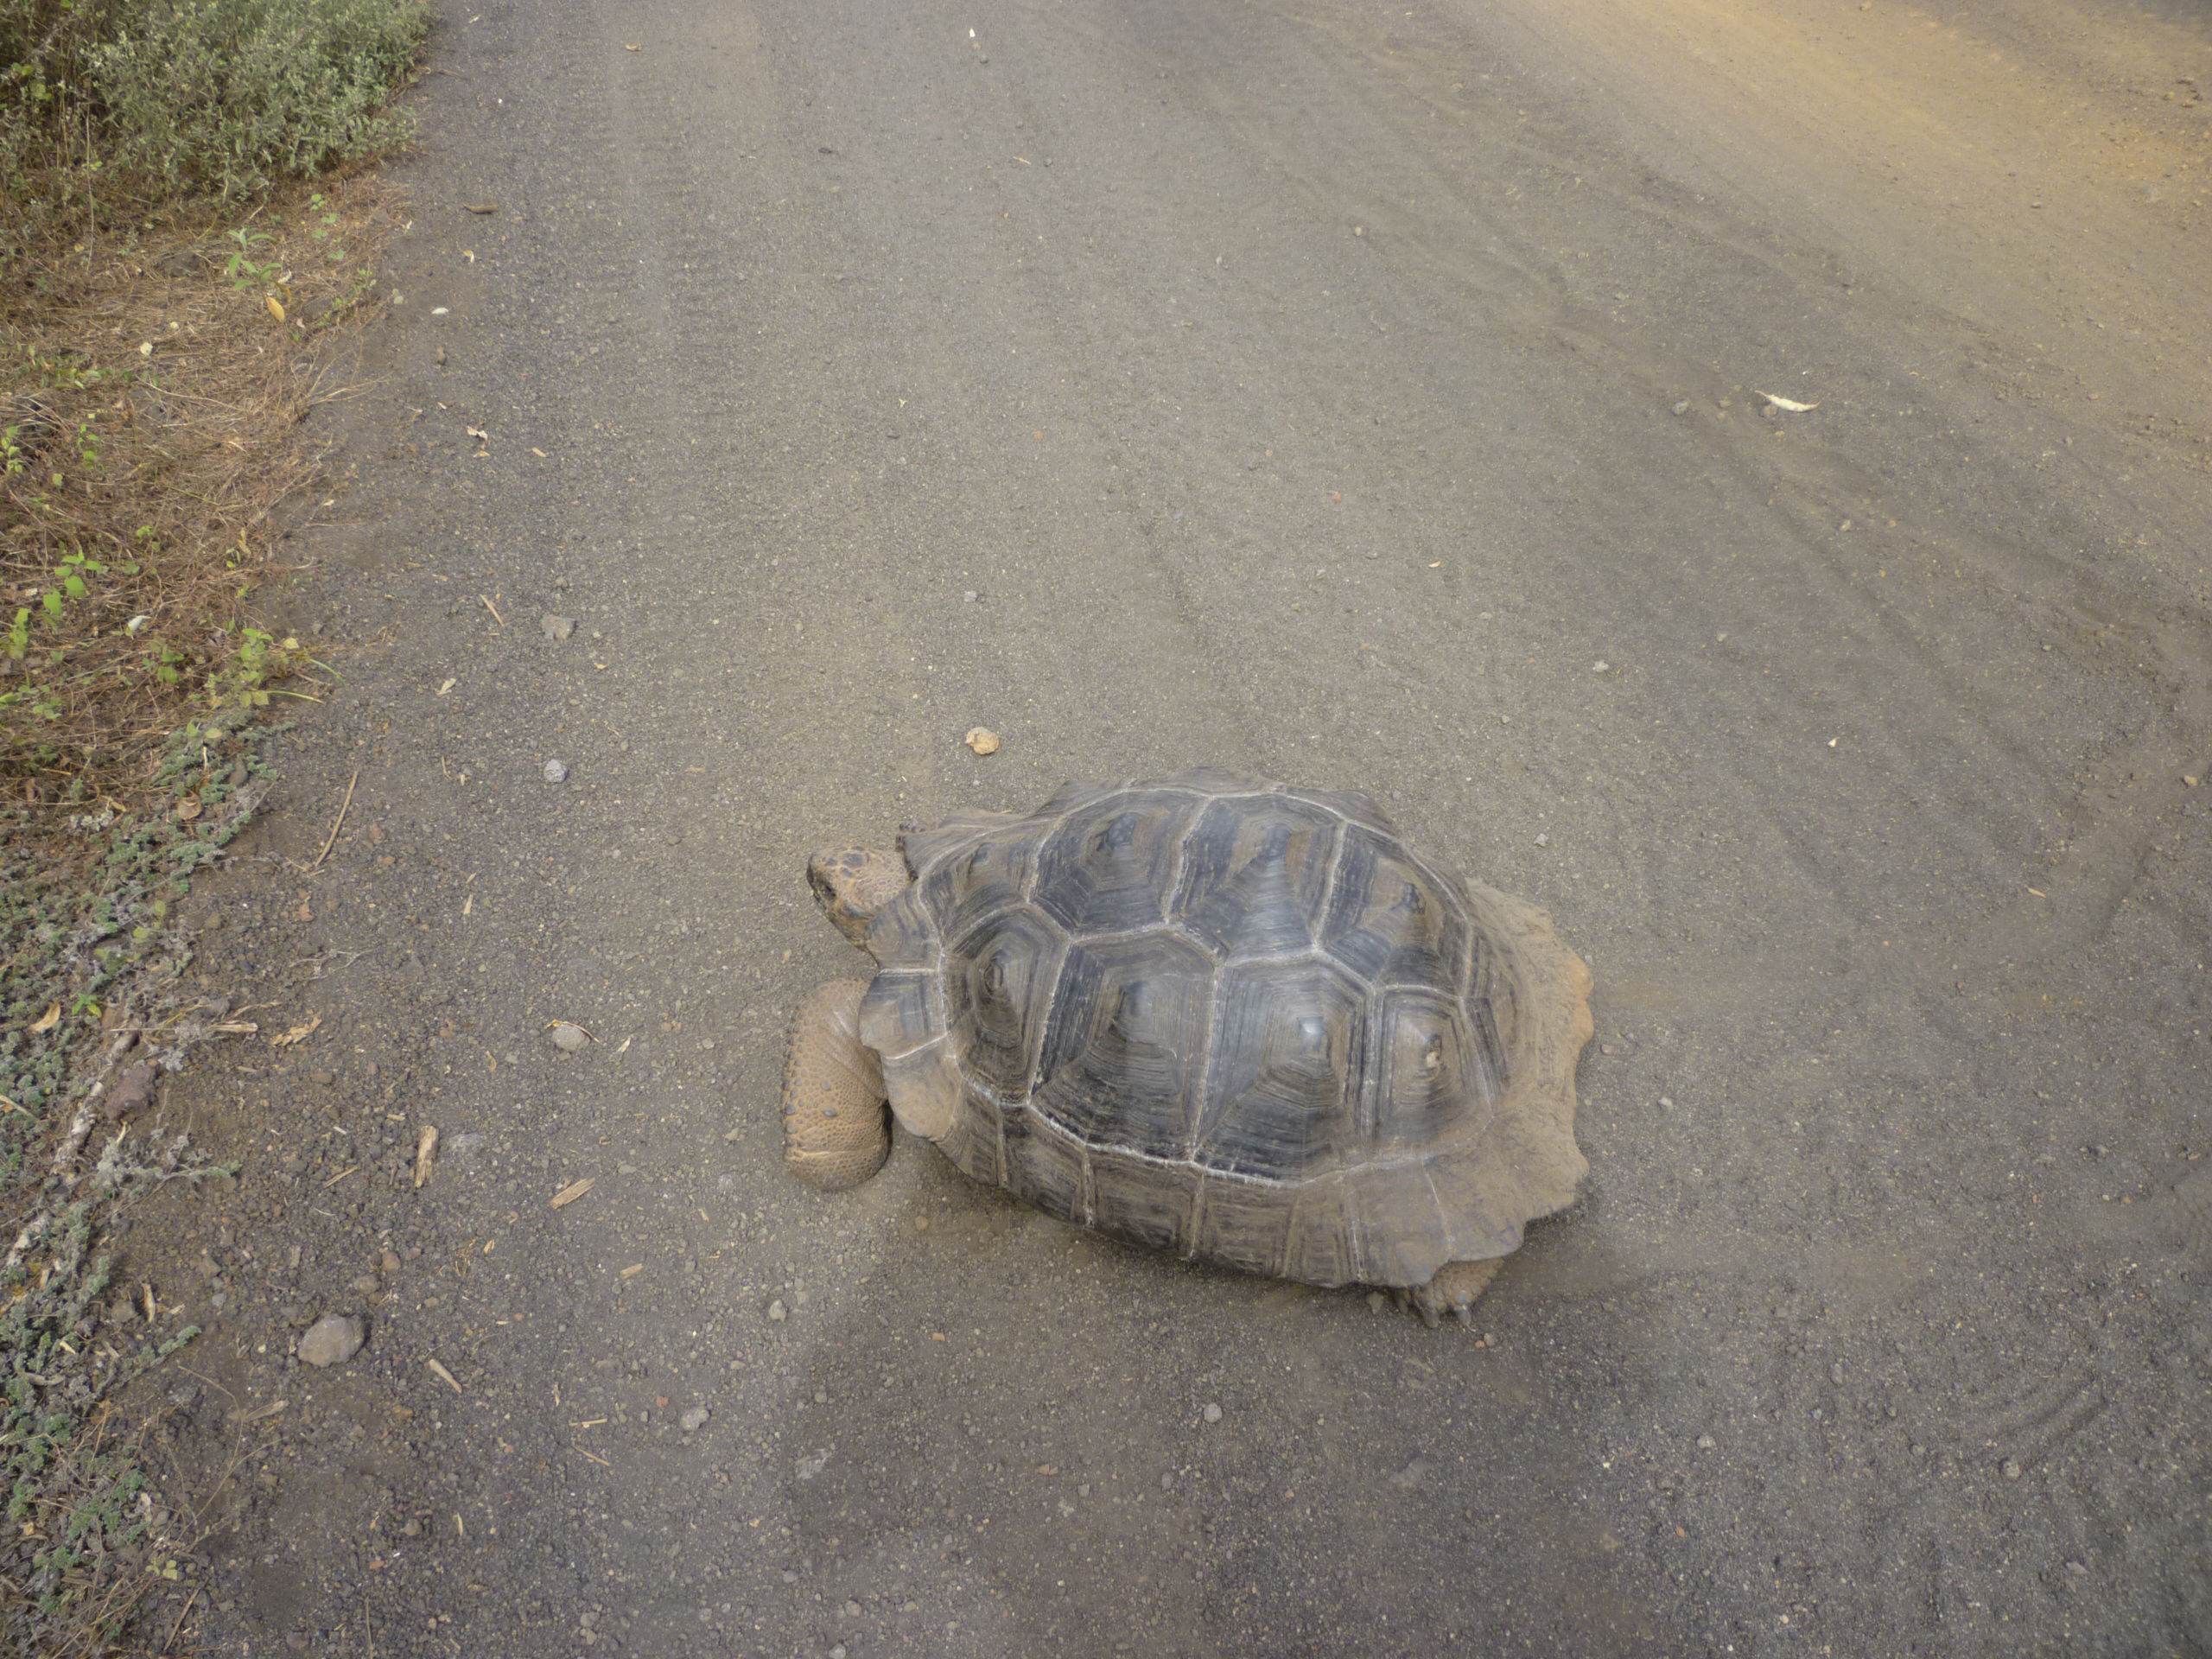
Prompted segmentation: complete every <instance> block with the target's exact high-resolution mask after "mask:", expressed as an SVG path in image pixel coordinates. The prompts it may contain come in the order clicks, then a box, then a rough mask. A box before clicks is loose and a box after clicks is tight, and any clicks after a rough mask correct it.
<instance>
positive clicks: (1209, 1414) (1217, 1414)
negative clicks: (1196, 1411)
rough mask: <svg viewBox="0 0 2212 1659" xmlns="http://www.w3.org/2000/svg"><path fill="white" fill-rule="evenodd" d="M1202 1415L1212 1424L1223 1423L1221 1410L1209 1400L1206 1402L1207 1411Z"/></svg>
mask: <svg viewBox="0 0 2212 1659" xmlns="http://www.w3.org/2000/svg"><path fill="white" fill-rule="evenodd" d="M1200 1415H1202V1416H1203V1417H1205V1420H1206V1421H1208V1422H1210V1423H1217V1422H1219V1421H1221V1408H1220V1407H1219V1406H1217V1405H1216V1404H1215V1403H1214V1402H1212V1401H1211V1400H1209V1401H1207V1402H1206V1408H1205V1411H1204V1412H1202V1413H1201V1414H1200Z"/></svg>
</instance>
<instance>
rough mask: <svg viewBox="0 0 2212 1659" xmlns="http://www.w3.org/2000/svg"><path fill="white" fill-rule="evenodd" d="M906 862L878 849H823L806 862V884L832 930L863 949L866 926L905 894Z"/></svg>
mask: <svg viewBox="0 0 2212 1659" xmlns="http://www.w3.org/2000/svg"><path fill="white" fill-rule="evenodd" d="M909 880H912V878H911V877H910V876H909V875H908V874H907V873H906V860H905V859H904V858H903V857H901V856H900V855H899V854H897V853H895V852H886V851H885V850H884V849H881V848H880V847H826V848H824V849H823V850H822V851H820V852H818V853H817V854H816V855H814V856H813V857H812V858H810V859H808V860H807V861H806V883H807V885H808V886H809V887H812V888H813V889H814V901H815V903H817V904H818V905H820V906H822V912H823V915H825V916H827V917H829V920H830V921H831V923H832V924H833V925H835V926H836V930H837V931H839V932H840V933H842V934H843V935H844V936H845V937H846V938H849V939H850V940H851V941H852V942H853V943H854V944H857V945H860V946H861V947H862V948H863V949H865V948H866V946H867V944H868V923H869V922H870V921H872V920H874V917H875V912H877V911H879V910H881V909H882V908H883V907H884V906H886V905H887V904H889V903H890V902H891V901H892V900H893V899H896V898H897V897H898V896H899V894H900V893H904V892H905V891H906V884H907V882H908V881H909Z"/></svg>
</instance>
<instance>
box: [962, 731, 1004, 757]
mask: <svg viewBox="0 0 2212 1659" xmlns="http://www.w3.org/2000/svg"><path fill="white" fill-rule="evenodd" d="M960 741H962V742H963V743H965V744H966V745H967V746H968V747H969V748H971V749H973V750H975V751H976V753H978V754H996V753H998V752H999V734H997V733H996V732H995V731H993V730H991V728H989V727H988V726H974V727H970V728H969V731H968V735H967V736H965V737H963V738H962V739H961V740H960Z"/></svg>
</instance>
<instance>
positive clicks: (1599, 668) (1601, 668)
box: [1590, 662, 1612, 674]
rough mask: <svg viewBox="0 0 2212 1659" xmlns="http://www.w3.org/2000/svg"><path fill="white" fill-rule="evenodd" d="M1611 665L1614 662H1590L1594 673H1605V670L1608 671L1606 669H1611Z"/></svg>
mask: <svg viewBox="0 0 2212 1659" xmlns="http://www.w3.org/2000/svg"><path fill="white" fill-rule="evenodd" d="M1611 667H1612V664H1611V663H1607V662H1595V663H1592V664H1590V671H1591V672H1592V674H1603V673H1604V672H1605V671H1606V670H1608V669H1610V668H1611Z"/></svg>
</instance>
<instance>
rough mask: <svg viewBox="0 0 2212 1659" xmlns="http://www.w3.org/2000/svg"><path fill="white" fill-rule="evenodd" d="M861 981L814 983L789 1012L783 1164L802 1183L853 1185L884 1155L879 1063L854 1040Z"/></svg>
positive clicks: (886, 1128)
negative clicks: (815, 985) (789, 1043)
mask: <svg viewBox="0 0 2212 1659" xmlns="http://www.w3.org/2000/svg"><path fill="white" fill-rule="evenodd" d="M867 992H868V981H866V980H864V979H833V980H830V981H829V982H826V983H824V984H822V985H818V986H817V987H816V988H814V989H813V991H811V992H810V993H809V995H808V996H807V998H806V1000H805V1001H804V1002H802V1003H800V1004H799V1005H798V1013H797V1014H794V1015H792V1016H791V1050H790V1052H789V1053H788V1054H787V1055H786V1057H785V1060H784V1166H785V1168H787V1169H789V1170H790V1171H791V1173H792V1174H793V1175H795V1176H797V1177H798V1179H800V1180H802V1181H804V1182H805V1183H806V1184H807V1185H809V1186H818V1187H820V1188H822V1189H823V1191H824V1192H837V1191H839V1190H840V1189H842V1188H844V1187H848V1186H858V1185H860V1184H861V1182H862V1181H864V1180H866V1179H868V1177H869V1176H871V1175H873V1174H874V1173H875V1172H876V1171H877V1170H879V1169H880V1168H882V1167H883V1160H885V1159H886V1158H888V1157H889V1156H890V1155H891V1122H890V1119H889V1117H888V1116H887V1113H886V1111H885V1109H884V1107H885V1102H884V1092H883V1068H882V1066H881V1065H879V1064H878V1063H877V1061H876V1058H875V1053H874V1051H873V1050H872V1049H870V1048H868V1046H867V1045H865V1044H864V1043H862V1042H861V1038H860V1017H861V997H862V996H863V995H866V994H867Z"/></svg>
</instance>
